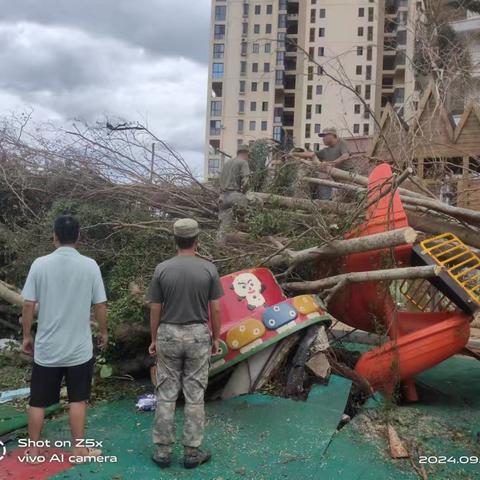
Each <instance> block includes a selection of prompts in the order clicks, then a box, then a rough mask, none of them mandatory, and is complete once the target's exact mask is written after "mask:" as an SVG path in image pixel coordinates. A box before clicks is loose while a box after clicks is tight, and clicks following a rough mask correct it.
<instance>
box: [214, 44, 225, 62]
mask: <svg viewBox="0 0 480 480" xmlns="http://www.w3.org/2000/svg"><path fill="white" fill-rule="evenodd" d="M224 52H225V45H224V44H223V43H215V44H214V45H213V58H215V59H218V58H223V53H224Z"/></svg>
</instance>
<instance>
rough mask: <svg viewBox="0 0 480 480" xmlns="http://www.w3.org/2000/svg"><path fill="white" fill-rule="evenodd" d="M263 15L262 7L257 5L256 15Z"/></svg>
mask: <svg viewBox="0 0 480 480" xmlns="http://www.w3.org/2000/svg"><path fill="white" fill-rule="evenodd" d="M261 13H262V6H261V5H255V15H260V14H261Z"/></svg>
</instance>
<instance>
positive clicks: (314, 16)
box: [310, 8, 317, 23]
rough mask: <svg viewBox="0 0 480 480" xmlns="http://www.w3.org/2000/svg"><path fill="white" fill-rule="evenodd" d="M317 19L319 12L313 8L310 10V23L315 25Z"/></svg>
mask: <svg viewBox="0 0 480 480" xmlns="http://www.w3.org/2000/svg"><path fill="white" fill-rule="evenodd" d="M316 19H317V11H316V10H315V9H314V8H312V9H311V10H310V23H315V20H316Z"/></svg>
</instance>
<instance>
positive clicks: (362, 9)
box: [358, 8, 365, 17]
mask: <svg viewBox="0 0 480 480" xmlns="http://www.w3.org/2000/svg"><path fill="white" fill-rule="evenodd" d="M358 16H359V17H364V16H365V9H364V8H359V9H358Z"/></svg>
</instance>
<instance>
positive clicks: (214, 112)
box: [210, 100, 222, 117]
mask: <svg viewBox="0 0 480 480" xmlns="http://www.w3.org/2000/svg"><path fill="white" fill-rule="evenodd" d="M221 114H222V102H221V101H220V100H212V101H211V102H210V115H211V116H212V117H219V116H220V115H221Z"/></svg>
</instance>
